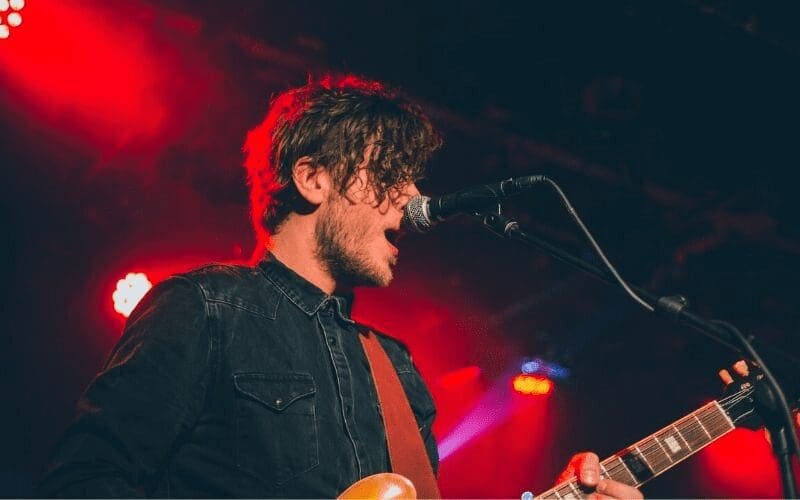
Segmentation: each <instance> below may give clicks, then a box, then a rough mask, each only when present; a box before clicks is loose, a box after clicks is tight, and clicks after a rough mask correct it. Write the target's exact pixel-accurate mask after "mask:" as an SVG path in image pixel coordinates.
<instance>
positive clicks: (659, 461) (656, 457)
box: [639, 434, 673, 474]
mask: <svg viewBox="0 0 800 500" xmlns="http://www.w3.org/2000/svg"><path fill="white" fill-rule="evenodd" d="M653 442H655V444H653ZM639 449H641V450H642V455H643V456H644V458H645V461H646V462H647V464H648V465H649V466H650V469H651V470H652V471H653V473H654V474H658V473H660V472H661V471H662V470H664V469H666V468H667V467H669V466H670V465H672V463H673V460H672V457H670V456H669V453H667V451H666V450H665V449H664V447H663V446H661V443H660V442H659V441H658V436H657V435H655V434H653V435H652V436H650V437H649V438H647V439H646V440H644V441H642V443H641V445H640V446H639Z"/></svg>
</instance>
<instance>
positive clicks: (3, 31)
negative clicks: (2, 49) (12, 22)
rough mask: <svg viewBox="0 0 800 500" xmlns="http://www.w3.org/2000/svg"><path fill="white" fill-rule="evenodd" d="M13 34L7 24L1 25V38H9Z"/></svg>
mask: <svg viewBox="0 0 800 500" xmlns="http://www.w3.org/2000/svg"><path fill="white" fill-rule="evenodd" d="M10 34H11V33H10V32H9V30H8V26H6V25H5V24H0V38H8V35H10Z"/></svg>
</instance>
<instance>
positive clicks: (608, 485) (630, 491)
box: [588, 479, 644, 500]
mask: <svg viewBox="0 0 800 500" xmlns="http://www.w3.org/2000/svg"><path fill="white" fill-rule="evenodd" d="M588 498H591V499H597V500H605V499H606V498H631V499H640V498H644V496H643V495H642V492H641V491H639V490H637V489H636V488H634V487H633V486H628V485H627V484H622V483H619V482H617V481H613V480H611V479H603V480H601V481H600V482H599V483H597V489H596V490H595V492H594V493H592V494H591V495H589V497H588Z"/></svg>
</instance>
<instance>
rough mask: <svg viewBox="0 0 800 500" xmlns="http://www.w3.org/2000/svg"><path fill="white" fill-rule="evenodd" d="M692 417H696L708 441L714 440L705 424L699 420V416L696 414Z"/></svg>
mask: <svg viewBox="0 0 800 500" xmlns="http://www.w3.org/2000/svg"><path fill="white" fill-rule="evenodd" d="M692 416H693V417H694V419H695V420H697V423H698V424H700V428H701V429H703V432H705V433H706V436H708V439H712V438H711V434H710V433H709V432H708V429H706V426H705V425H703V422H701V421H700V419H699V418H697V415H695V414H694V413H692Z"/></svg>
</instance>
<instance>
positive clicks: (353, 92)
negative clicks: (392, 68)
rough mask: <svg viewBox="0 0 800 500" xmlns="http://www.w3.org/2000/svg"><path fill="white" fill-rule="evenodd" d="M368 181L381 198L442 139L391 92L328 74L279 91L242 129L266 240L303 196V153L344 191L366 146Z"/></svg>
mask: <svg viewBox="0 0 800 500" xmlns="http://www.w3.org/2000/svg"><path fill="white" fill-rule="evenodd" d="M370 144H374V145H376V146H377V147H375V148H373V149H372V154H371V157H370V158H369V166H368V173H369V180H370V183H371V185H372V187H373V188H374V189H375V192H376V195H377V198H378V201H379V202H381V201H383V200H384V199H385V197H386V196H390V195H391V190H392V188H393V187H396V186H399V185H401V184H404V183H407V182H413V181H416V180H418V179H420V178H421V177H422V176H423V174H424V172H425V164H426V163H427V161H428V159H429V158H430V156H431V154H432V153H433V152H434V151H435V150H436V149H438V148H439V147H440V146H441V144H442V139H441V136H440V135H439V133H438V132H437V131H436V130H435V129H434V128H433V125H432V124H431V122H430V120H429V119H428V118H427V116H425V114H424V113H423V112H422V110H421V109H420V108H419V107H418V106H417V105H415V104H413V103H412V102H411V101H410V100H408V99H407V98H405V97H403V96H402V95H401V94H400V93H399V92H397V91H396V90H393V89H390V88H388V87H386V86H385V85H383V84H381V83H379V82H376V81H371V80H366V79H363V78H360V77H356V76H353V75H347V76H341V77H333V76H330V75H326V76H325V77H323V78H321V79H318V80H311V79H310V80H309V82H308V83H307V84H306V85H304V86H302V87H299V88H295V89H290V90H287V91H286V92H283V93H281V94H279V95H277V96H276V97H275V98H274V99H273V100H272V103H271V106H270V109H269V111H268V112H267V116H266V118H265V119H264V121H263V122H262V123H261V124H260V125H258V126H257V127H256V128H254V129H253V130H251V131H250V132H249V133H248V134H247V140H246V142H245V145H244V151H245V154H246V159H245V168H246V169H247V178H248V183H249V185H250V205H251V211H252V220H253V225H254V226H255V229H256V233H257V235H258V236H259V241H260V242H266V241H267V239H268V236H269V234H271V233H274V232H275V231H276V230H277V229H278V228H279V227H280V225H281V223H283V222H284V221H285V220H286V217H287V216H288V215H289V214H290V213H292V212H294V211H298V210H300V209H301V208H302V206H303V203H304V201H303V200H302V198H301V197H300V195H299V193H298V192H297V190H296V188H295V186H294V183H293V182H291V181H292V168H293V166H294V164H295V162H297V160H299V159H300V158H303V157H309V158H310V159H311V162H312V165H314V166H315V167H318V168H325V169H327V170H328V171H329V172H330V173H331V174H332V177H333V179H334V182H335V183H336V187H337V189H338V190H339V192H340V193H344V192H345V190H346V189H347V187H348V186H349V185H350V183H351V181H352V180H353V179H354V176H355V175H356V173H357V168H356V167H357V166H358V165H359V164H360V163H361V162H362V161H363V159H364V154H365V151H366V148H367V146H369V145H370Z"/></svg>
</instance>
